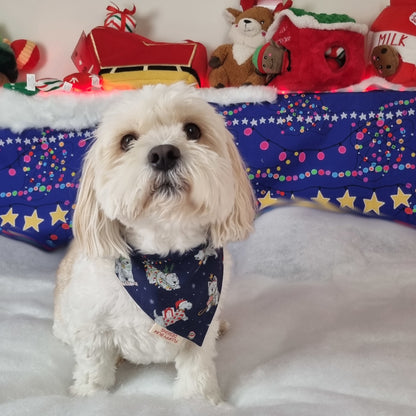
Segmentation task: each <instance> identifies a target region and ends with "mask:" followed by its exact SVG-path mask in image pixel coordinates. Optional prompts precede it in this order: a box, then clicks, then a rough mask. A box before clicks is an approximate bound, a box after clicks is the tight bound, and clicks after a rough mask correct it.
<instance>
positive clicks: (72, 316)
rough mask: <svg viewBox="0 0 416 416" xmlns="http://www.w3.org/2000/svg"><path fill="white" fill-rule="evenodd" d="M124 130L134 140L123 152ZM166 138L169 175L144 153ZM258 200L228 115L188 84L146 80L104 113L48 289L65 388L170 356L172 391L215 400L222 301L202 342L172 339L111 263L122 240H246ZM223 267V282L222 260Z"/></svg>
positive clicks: (77, 389) (101, 382) (94, 386)
mask: <svg viewBox="0 0 416 416" xmlns="http://www.w3.org/2000/svg"><path fill="white" fill-rule="evenodd" d="M189 123H194V124H195V125H197V126H198V127H199V129H200V132H201V135H200V137H198V138H197V139H195V137H194V136H193V135H192V134H191V135H189V134H188V136H187V134H186V128H185V126H187V125H188V126H189ZM126 135H132V136H133V138H131V137H130V139H131V140H130V142H129V143H128V147H127V150H126V146H124V147H125V148H124V149H123V146H122V145H121V142H122V141H123V137H124V136H126ZM124 144H126V143H124ZM166 144H167V145H172V146H175V147H176V148H177V149H179V151H180V157H179V159H178V160H177V163H176V164H175V165H174V167H172V168H171V169H169V170H166V171H165V170H158V169H155V168H154V166H152V163H151V158H149V156H148V155H149V152H151V151H152V149H154V148H155V146H159V145H166ZM254 201H255V200H254V197H253V193H252V189H251V186H250V183H249V180H248V178H247V175H246V172H245V169H244V165H243V163H242V161H241V158H240V155H239V153H238V150H237V149H236V147H235V144H234V143H233V137H232V136H231V134H230V133H229V132H228V131H227V129H226V127H225V125H224V120H223V119H222V117H221V116H220V115H218V114H217V112H216V111H215V110H214V108H212V107H211V106H210V105H209V104H208V103H206V102H205V101H204V100H202V99H201V98H199V97H198V94H197V92H196V90H195V89H194V88H193V87H190V86H186V85H184V84H175V85H173V86H164V85H157V86H149V87H144V88H143V89H142V90H140V91H137V92H134V94H131V95H128V96H124V97H123V98H122V99H121V102H120V104H119V105H117V106H116V107H115V108H112V109H111V110H110V111H108V113H107V114H105V116H104V118H103V120H102V123H101V124H100V126H99V127H98V129H97V132H96V138H95V140H94V143H93V144H92V145H91V148H90V150H89V151H88V153H87V155H86V159H85V161H84V165H83V171H82V177H81V181H80V188H79V192H78V197H77V203H76V208H75V212H74V219H73V227H74V241H73V242H72V244H71V247H70V249H69V251H68V253H67V255H66V257H65V258H64V259H63V261H62V263H61V265H60V267H59V270H58V277H57V285H56V289H55V317H54V333H55V335H56V336H57V337H58V338H60V339H62V340H63V341H64V342H66V343H69V344H70V345H71V346H72V348H73V350H74V354H75V360H76V367H75V370H74V376H73V377H74V383H73V385H72V387H71V392H72V393H73V394H76V395H82V396H86V395H91V394H92V393H94V392H95V391H97V390H100V389H109V388H110V387H111V386H113V385H114V383H115V371H116V365H117V362H118V361H119V360H120V359H126V360H129V361H131V362H134V363H137V364H148V363H151V362H156V363H160V362H163V363H165V362H170V361H174V362H175V364H176V368H177V373H178V375H177V380H176V384H175V396H176V397H198V396H202V397H205V398H207V399H209V400H210V401H212V402H214V403H218V402H219V401H220V390H219V387H218V382H217V376H216V370H215V365H214V357H215V354H216V353H215V341H216V338H217V333H218V330H219V317H218V311H219V309H220V306H221V305H219V307H218V310H217V313H216V315H215V317H214V320H213V321H212V323H211V325H210V328H209V330H208V333H207V336H206V338H205V341H204V343H203V345H202V347H198V346H196V345H195V344H193V343H192V342H190V341H187V340H184V342H183V343H181V344H180V345H175V344H172V343H168V341H165V340H163V339H162V338H159V337H157V336H156V335H154V334H151V333H149V329H150V328H151V327H152V325H153V321H152V320H151V319H150V318H149V317H148V316H147V315H146V314H145V313H144V312H143V311H142V310H141V309H139V308H138V307H137V306H136V304H135V303H134V302H133V301H132V300H131V298H130V296H129V295H128V293H127V291H125V289H124V288H123V287H122V285H121V284H120V282H119V281H118V279H117V277H116V276H115V272H114V269H115V259H116V258H118V257H119V256H120V255H123V256H128V252H129V247H133V248H134V249H135V250H139V251H140V252H142V253H144V254H159V255H162V256H165V255H167V254H168V253H169V252H185V251H187V250H189V249H191V248H194V247H196V246H199V245H200V244H202V243H204V242H206V241H208V242H209V243H210V244H211V245H212V247H214V248H218V247H222V246H223V245H224V244H225V243H227V242H228V241H232V240H239V239H242V238H244V237H246V235H247V234H248V233H249V231H250V230H251V228H252V222H253V219H254V215H255V202H254ZM224 269H225V271H224V287H226V281H227V279H228V275H229V271H228V262H227V261H226V262H225V264H224ZM223 299H224V291H223V293H222V295H221V300H220V303H222V302H223Z"/></svg>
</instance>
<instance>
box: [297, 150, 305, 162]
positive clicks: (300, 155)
mask: <svg viewBox="0 0 416 416" xmlns="http://www.w3.org/2000/svg"><path fill="white" fill-rule="evenodd" d="M305 160H306V153H305V152H301V153H300V154H299V162H300V163H303V162H304V161H305Z"/></svg>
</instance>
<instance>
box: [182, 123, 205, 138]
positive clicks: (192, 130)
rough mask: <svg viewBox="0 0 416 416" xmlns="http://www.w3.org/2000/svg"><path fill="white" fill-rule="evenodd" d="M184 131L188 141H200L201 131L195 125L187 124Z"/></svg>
mask: <svg viewBox="0 0 416 416" xmlns="http://www.w3.org/2000/svg"><path fill="white" fill-rule="evenodd" d="M183 130H184V131H185V133H186V136H187V137H188V140H198V139H199V138H200V137H201V130H200V129H199V127H198V126H197V125H196V124H194V123H187V124H185V126H184V127H183Z"/></svg>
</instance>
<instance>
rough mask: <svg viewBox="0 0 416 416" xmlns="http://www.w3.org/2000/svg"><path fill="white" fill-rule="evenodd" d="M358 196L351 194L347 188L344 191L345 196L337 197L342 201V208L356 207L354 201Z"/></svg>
mask: <svg viewBox="0 0 416 416" xmlns="http://www.w3.org/2000/svg"><path fill="white" fill-rule="evenodd" d="M355 199H356V197H355V196H351V195H350V191H349V190H348V189H347V190H346V191H345V193H344V196H342V197H341V198H337V201H338V202H339V203H340V205H341V208H351V209H355V207H354V202H355Z"/></svg>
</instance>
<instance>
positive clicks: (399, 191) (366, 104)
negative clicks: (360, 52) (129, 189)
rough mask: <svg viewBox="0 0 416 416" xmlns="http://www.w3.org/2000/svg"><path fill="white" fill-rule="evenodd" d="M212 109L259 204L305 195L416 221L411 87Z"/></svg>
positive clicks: (328, 204)
mask: <svg viewBox="0 0 416 416" xmlns="http://www.w3.org/2000/svg"><path fill="white" fill-rule="evenodd" d="M218 111H220V112H221V113H222V114H223V115H224V117H225V119H226V125H227V126H228V128H229V130H230V131H231V132H232V133H233V135H234V136H235V138H236V144H237V146H238V148H239V150H240V153H241V155H242V156H243V158H244V160H245V162H246V164H247V166H248V169H247V173H248V175H249V177H250V180H251V183H252V185H253V188H254V190H255V193H256V196H257V199H258V203H259V207H260V209H264V208H267V207H270V206H274V205H278V204H279V203H281V202H282V201H283V200H286V201H288V200H289V201H290V203H301V204H302V203H303V202H304V201H310V202H312V203H314V204H315V205H316V206H319V207H322V208H325V209H334V210H338V209H343V210H347V211H349V212H353V213H359V214H364V215H369V216H376V217H382V218H386V219H390V220H395V221H399V222H403V223H407V224H411V225H416V195H415V189H416V138H415V131H416V130H415V124H416V116H415V113H416V92H393V91H371V92H365V93H364V92H363V93H335V94H334V93H322V94H319V93H310V94H287V95H280V96H278V99H277V102H276V103H273V104H270V103H262V104H236V105H229V106H218Z"/></svg>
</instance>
